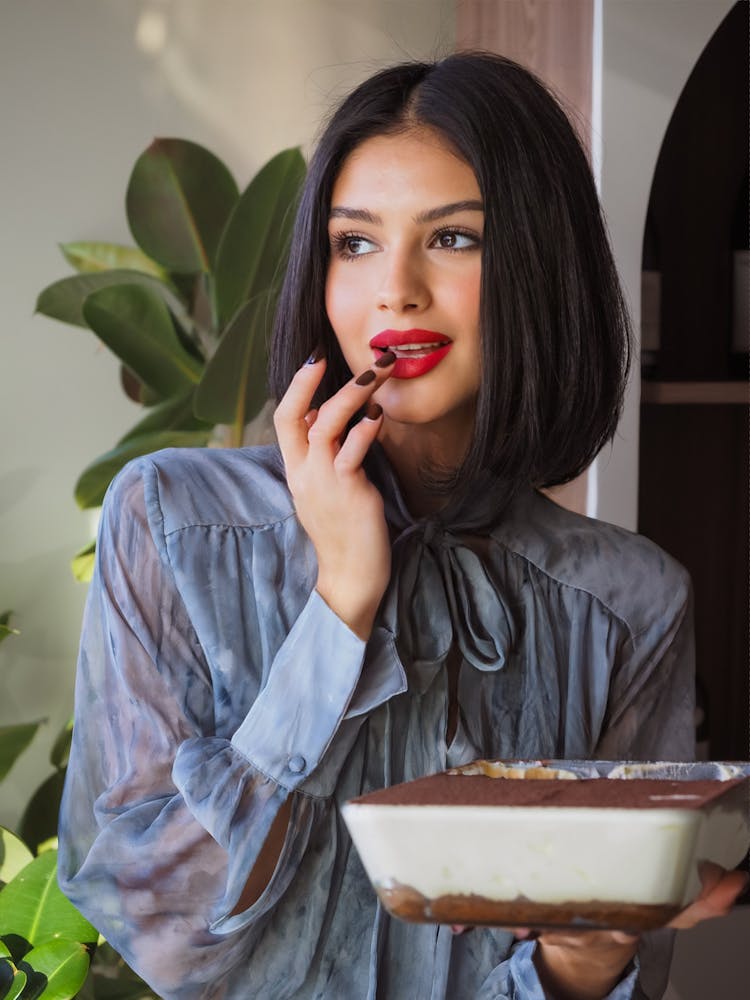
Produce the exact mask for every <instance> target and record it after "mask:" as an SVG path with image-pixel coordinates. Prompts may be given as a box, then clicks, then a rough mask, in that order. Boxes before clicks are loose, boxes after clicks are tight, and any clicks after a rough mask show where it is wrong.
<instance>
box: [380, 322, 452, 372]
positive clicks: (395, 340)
mask: <svg viewBox="0 0 750 1000" xmlns="http://www.w3.org/2000/svg"><path fill="white" fill-rule="evenodd" d="M452 345H453V341H452V340H451V339H450V337H446V336H445V334H444V333H437V332H436V331H435V330H419V329H412V330H381V331H380V333H377V334H376V335H375V336H374V337H372V338H371V340H370V347H371V348H373V350H374V351H375V352H376V355H378V356H379V355H380V353H382V352H383V351H385V350H388V349H390V350H391V351H393V353H394V354H395V355H396V363H395V364H394V366H393V368H392V370H391V377H392V378H416V377H417V376H418V375H425V374H426V373H427V372H429V371H431V370H432V369H433V368H434V367H435V366H436V365H438V364H439V363H440V362H441V361H442V360H443V358H444V357H445V356H446V354H447V353H448V351H449V350H450V349H451V347H452Z"/></svg>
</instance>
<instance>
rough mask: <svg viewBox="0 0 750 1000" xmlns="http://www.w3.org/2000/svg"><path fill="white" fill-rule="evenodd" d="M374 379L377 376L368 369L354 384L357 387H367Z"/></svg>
mask: <svg viewBox="0 0 750 1000" xmlns="http://www.w3.org/2000/svg"><path fill="white" fill-rule="evenodd" d="M376 378H377V375H376V374H375V372H374V371H373V370H372V368H368V369H367V371H364V372H362V374H361V375H360V376H359V378H358V379H357V382H356V384H357V385H369V384H370V382H374V381H375V379H376Z"/></svg>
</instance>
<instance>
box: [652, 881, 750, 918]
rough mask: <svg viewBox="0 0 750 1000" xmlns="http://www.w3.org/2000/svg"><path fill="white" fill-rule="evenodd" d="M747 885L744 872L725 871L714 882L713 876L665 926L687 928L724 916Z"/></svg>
mask: <svg viewBox="0 0 750 1000" xmlns="http://www.w3.org/2000/svg"><path fill="white" fill-rule="evenodd" d="M747 885H748V875H747V873H746V872H736V871H733V872H725V873H724V874H723V875H722V876H721V878H720V880H719V881H718V882H716V881H715V880H714V879H713V877H712V878H711V880H710V882H708V883H704V892H702V893H701V895H700V896H699V897H698V898H697V899H696V900H695V902H693V903H691V904H690V906H688V907H686V908H685V909H684V910H683V911H682V913H678V915H677V916H676V917H675V918H674V919H673V920H671V921H670V922H669V924H668V925H667V926H669V927H673V928H676V929H677V930H687V929H688V928H690V927H695V926H696V924H699V923H701V922H702V921H704V920H713V919H715V918H716V917H725V916H726V915H727V913H729V911H730V910H731V908H732V906H734V904H735V902H736V901H737V899H738V897H739V896H741V895H742V893H743V892H744V891H745V889H746V888H747Z"/></svg>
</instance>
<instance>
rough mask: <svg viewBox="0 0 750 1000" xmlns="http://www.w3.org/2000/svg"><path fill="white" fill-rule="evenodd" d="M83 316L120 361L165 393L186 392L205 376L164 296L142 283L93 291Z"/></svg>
mask: <svg viewBox="0 0 750 1000" xmlns="http://www.w3.org/2000/svg"><path fill="white" fill-rule="evenodd" d="M83 315H84V317H85V319H86V322H87V323H88V325H89V326H90V327H91V329H92V330H93V331H94V333H96V335H97V336H98V337H99V338H100V339H101V340H103V341H104V343H105V344H106V345H107V347H109V349H110V350H111V351H113V352H114V353H115V354H116V355H117V357H118V358H120V360H121V361H122V362H123V363H124V364H126V365H127V366H128V368H131V369H132V370H133V371H134V372H135V374H136V375H137V376H138V378H139V379H141V381H142V382H145V384H146V385H147V386H149V388H151V389H154V390H155V391H156V392H157V393H159V394H160V395H161V396H162V397H164V396H171V395H173V394H174V393H177V392H184V391H185V390H187V389H188V388H189V387H190V386H191V385H194V384H196V383H197V382H198V380H199V379H200V375H201V371H202V368H203V366H202V364H201V362H200V361H197V360H196V359H195V358H194V357H193V356H192V355H191V354H188V352H187V351H186V350H185V348H184V347H183V346H182V344H181V343H180V340H179V338H178V336H177V334H176V332H175V328H174V322H173V320H172V316H171V314H170V312H169V310H168V309H167V307H166V305H165V304H164V301H163V300H162V299H161V297H160V296H159V295H157V294H155V293H154V292H153V291H151V290H150V289H148V288H145V287H143V286H142V285H117V286H112V287H110V288H102V289H100V290H99V291H98V292H93V293H92V294H91V295H89V297H88V298H87V299H86V301H85V302H84V304H83Z"/></svg>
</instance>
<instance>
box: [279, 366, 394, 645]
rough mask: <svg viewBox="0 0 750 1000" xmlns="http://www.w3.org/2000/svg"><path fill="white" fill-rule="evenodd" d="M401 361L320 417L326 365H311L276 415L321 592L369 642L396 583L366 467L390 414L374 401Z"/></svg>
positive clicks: (371, 372) (344, 392) (352, 386)
mask: <svg viewBox="0 0 750 1000" xmlns="http://www.w3.org/2000/svg"><path fill="white" fill-rule="evenodd" d="M395 360H396V359H395V356H394V355H392V354H391V353H390V352H388V354H387V355H384V356H383V357H382V358H380V359H378V363H377V364H373V365H372V366H371V367H370V368H368V369H366V370H365V372H363V373H362V374H361V375H359V376H358V378H356V379H351V381H349V382H347V383H346V385H344V386H342V388H341V389H339V391H338V392H337V393H336V394H335V395H334V396H332V397H331V398H330V399H328V400H326V402H325V403H323V405H322V406H321V407H320V409H319V410H313V409H310V404H311V402H312V398H313V395H314V394H315V390H316V389H317V387H318V385H319V384H320V381H321V379H322V378H323V373H324V371H325V364H326V362H325V360H324V359H321V360H318V361H314V362H313V363H307V364H305V365H303V366H302V368H300V369H299V371H298V372H297V373H296V375H295V376H294V378H293V379H292V381H291V383H290V385H289V388H288V389H287V391H286V392H285V393H284V396H283V397H282V399H281V401H280V402H279V405H278V406H277V408H276V412H275V414H274V425H275V427H276V435H277V437H278V441H279V447H280V448H281V454H282V456H283V458H284V465H285V468H286V478H287V483H288V485H289V489H290V491H291V494H292V497H293V499H294V503H295V507H296V510H297V516H298V517H299V520H300V523H301V524H302V527H303V528H304V529H305V531H306V532H307V534H308V535H309V536H310V540H311V541H312V543H313V546H314V547H315V552H316V555H317V558H318V580H317V584H316V589H317V591H318V593H319V594H320V596H321V597H322V598H323V600H324V601H325V602H326V604H328V606H329V607H330V608H331V610H332V611H334V612H335V613H336V614H337V615H338V616H339V617H340V618H341V620H342V621H344V622H345V623H346V624H347V625H348V626H349V628H351V629H352V631H353V632H355V633H356V634H357V635H358V636H359V637H360V638H361V639H367V638H368V637H369V635H370V632H371V631H372V625H373V622H374V620H375V614H376V612H377V609H378V605H379V604H380V601H381V598H382V596H383V594H384V593H385V588H386V587H387V585H388V580H389V579H390V575H391V545H390V538H389V535H388V526H387V524H386V521H385V513H384V507H383V498H382V496H381V495H380V493H379V491H378V490H377V488H376V487H375V486H374V485H373V484H372V483H371V482H370V480H369V479H368V478H367V475H366V473H365V471H364V469H363V467H362V462H363V461H364V458H365V455H366V454H367V451H368V449H369V447H370V445H371V444H372V443H373V441H374V440H375V438H376V437H377V435H378V431H379V430H380V427H381V425H382V420H383V414H382V409H381V408H380V406H378V404H377V403H373V402H370V400H371V397H372V395H373V393H374V392H375V391H376V390H377V389H378V388H379V387H380V386H381V385H382V384H383V382H385V381H386V379H387V378H388V376H389V374H390V372H391V371H392V365H393V362H394V361H395ZM383 362H385V364H383ZM363 406H367V410H366V416H365V417H364V418H363V419H362V420H360V421H359V423H357V424H356V425H355V426H354V427H353V428H352V429H351V430H350V431H349V433H348V434H347V435H346V437H345V438H344V437H343V435H344V432H345V430H346V425H347V423H348V422H349V420H350V419H351V418H352V417H353V416H354V414H355V413H356V412H357V411H358V410H359V409H360V408H361V407H363Z"/></svg>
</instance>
